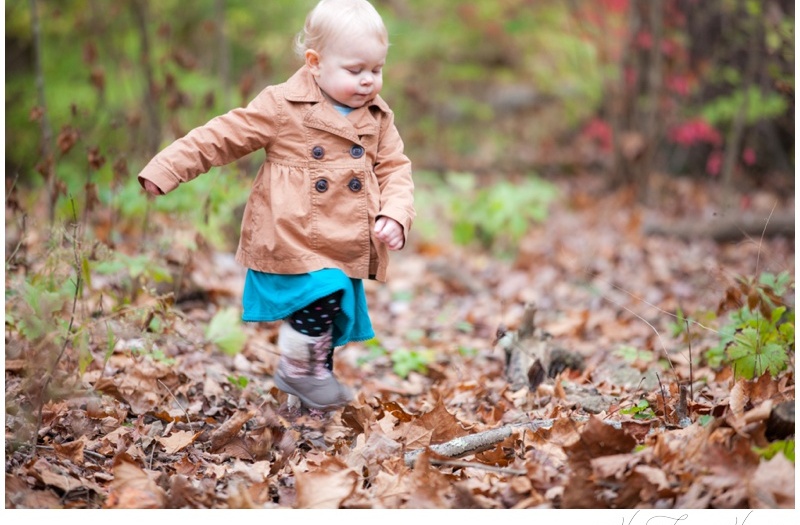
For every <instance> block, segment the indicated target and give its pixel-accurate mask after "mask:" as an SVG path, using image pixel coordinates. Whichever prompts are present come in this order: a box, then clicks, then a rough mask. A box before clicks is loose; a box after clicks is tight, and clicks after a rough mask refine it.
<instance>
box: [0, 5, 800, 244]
mask: <svg viewBox="0 0 800 525" xmlns="http://www.w3.org/2000/svg"><path fill="white" fill-rule="evenodd" d="M313 4H314V2H313V0H304V1H292V2H284V1H265V2H252V1H244V0H194V1H192V2H189V3H187V2H183V1H178V0H159V1H154V0H121V1H119V2H103V1H100V0H71V1H65V2H47V1H42V0H8V1H7V2H6V3H5V21H6V41H5V43H6V106H5V111H6V144H5V148H6V159H5V162H6V192H7V194H11V192H12V190H14V191H13V195H14V200H13V201H12V202H11V204H12V205H13V206H17V207H18V208H20V209H24V210H30V209H32V208H33V207H34V206H38V207H39V209H47V211H48V212H49V214H50V219H51V221H52V220H53V219H58V218H68V217H69V216H70V215H71V214H72V213H73V211H72V206H73V205H76V206H77V208H78V209H79V210H80V211H79V213H81V214H83V215H84V216H92V217H94V220H95V221H101V220H104V221H106V222H108V223H109V224H112V225H115V227H108V228H105V229H103V228H98V231H101V232H105V233H99V234H98V236H100V237H101V240H103V241H105V242H107V243H109V244H110V245H114V244H115V243H116V242H118V241H120V239H121V236H122V235H124V232H125V228H124V227H122V226H123V225H125V224H128V223H130V224H139V223H140V222H141V221H142V220H143V218H146V217H147V216H148V214H149V213H150V212H151V210H156V211H158V210H161V211H165V212H166V211H169V212H170V213H172V214H174V215H176V216H178V217H185V218H187V219H188V220H192V221H193V222H194V223H195V224H197V225H198V228H199V229H200V231H201V234H202V235H204V236H205V238H206V239H207V240H208V241H209V242H210V243H212V244H214V245H217V246H218V247H221V248H226V249H232V248H233V247H235V239H234V240H233V241H232V237H235V235H231V234H230V228H231V227H233V228H238V219H237V214H239V213H241V211H240V210H241V206H242V204H243V203H244V202H245V200H246V197H247V192H248V189H249V184H250V181H251V180H252V177H253V176H254V174H255V171H256V164H257V163H258V162H260V160H261V158H262V156H263V153H255V154H253V155H251V156H250V157H248V158H245V159H242V160H241V161H240V162H238V163H236V164H234V165H231V166H226V167H223V168H219V169H214V170H213V171H212V172H211V175H210V176H206V177H201V178H199V179H198V180H197V181H195V182H193V183H192V184H189V185H187V186H186V187H185V188H183V189H182V191H179V192H174V193H172V194H170V195H168V196H166V197H164V198H161V199H157V200H149V199H147V198H146V196H145V195H144V194H143V192H142V191H141V190H140V188H139V186H138V183H137V182H136V177H135V175H136V173H137V172H138V170H139V169H141V167H143V166H144V164H145V163H146V162H147V161H148V160H149V159H150V158H151V157H152V155H154V154H155V153H156V152H157V151H158V150H160V149H161V148H163V147H164V146H166V145H167V144H168V143H169V142H171V141H172V140H174V139H175V138H177V137H180V136H182V135H183V134H185V133H186V132H187V131H189V130H190V129H191V128H192V127H194V126H197V125H200V124H202V123H204V122H206V121H207V120H209V119H210V118H212V117H213V116H215V115H217V114H220V113H223V112H225V111H227V110H229V109H231V108H232V107H234V106H238V105H243V104H246V103H247V102H248V101H249V100H250V99H251V98H252V97H254V96H255V95H256V94H257V93H258V91H259V90H260V89H262V88H263V87H264V86H266V85H268V84H275V83H279V82H282V81H284V80H285V79H287V78H288V77H289V76H290V75H291V74H292V73H293V72H294V71H295V69H296V68H297V67H298V66H299V65H300V60H299V59H298V57H296V56H295V55H294V53H293V51H292V44H293V39H294V36H295V34H296V32H297V30H299V29H300V28H301V27H302V24H303V20H304V17H305V14H306V13H307V12H308V10H309V9H310V8H311V7H312V6H313ZM375 5H376V7H377V8H378V10H379V11H380V12H381V13H382V15H383V16H384V19H385V22H386V24H387V26H388V29H389V32H390V38H391V48H390V53H389V59H388V66H387V68H386V71H385V87H384V92H383V95H384V98H385V99H386V100H387V101H388V102H389V103H390V105H391V106H392V107H393V108H394V110H395V112H396V115H397V125H398V128H399V129H400V132H401V134H402V135H403V137H404V140H405V142H406V152H407V154H408V155H409V157H411V158H412V160H413V161H414V164H415V170H416V174H417V181H418V185H419V188H420V203H421V204H424V203H426V202H427V203H429V204H430V205H431V206H433V205H434V203H439V204H441V203H442V202H444V203H445V205H444V206H445V209H444V210H443V211H442V213H441V214H439V215H436V214H434V213H430V214H428V215H427V216H428V217H429V218H430V220H432V221H433V220H450V221H451V223H452V225H453V228H452V229H453V232H454V240H455V241H456V242H462V243H469V242H478V243H480V244H483V245H485V246H491V245H492V244H493V243H494V242H495V240H497V241H498V242H499V243H500V244H501V249H502V248H503V247H504V246H507V245H508V244H513V242H514V241H515V239H516V238H517V237H518V236H519V235H521V234H520V233H519V232H520V231H522V232H524V229H525V225H524V224H521V223H520V221H521V220H523V219H524V220H526V221H527V220H543V219H544V218H545V217H546V203H547V199H548V198H552V196H553V195H554V190H553V188H552V187H551V186H550V185H549V182H548V180H550V181H552V180H553V179H555V178H559V177H570V176H572V175H575V174H585V173H587V172H589V173H593V174H596V176H597V177H598V178H600V179H602V180H603V182H604V183H607V185H608V186H609V187H612V188H614V187H620V186H629V187H633V188H635V190H636V193H637V195H638V196H639V197H640V198H641V199H643V200H648V199H649V200H652V199H655V198H657V195H655V194H654V189H653V188H654V187H655V184H654V183H653V181H654V180H655V179H654V178H655V177H663V176H667V177H673V176H691V177H708V178H715V179H718V180H719V182H720V185H721V186H724V187H731V186H737V187H753V186H759V185H767V184H768V185H772V186H777V187H779V188H791V191H792V192H793V188H794V182H793V181H794V175H793V173H794V2H792V1H790V0H765V1H756V0H714V1H701V0H591V1H588V0H569V1H566V0H495V1H492V2H467V1H461V0H375ZM515 186H516V187H517V188H522V189H521V190H520V191H516V192H515V191H514V189H513V188H514V187H515ZM537 196H538V197H537ZM443 199H444V200H443ZM198 203H202V205H198ZM504 204H505V205H506V208H505V209H504V208H503V205H504ZM8 209H9V201H8V198H7V217H8ZM504 210H505V211H504ZM518 210H524V213H518ZM520 215H522V218H520ZM490 218H491V220H489V219H490ZM137 221H138V222H137ZM231 225H233V226H231ZM435 230H436V226H435V225H434V224H430V223H429V224H427V225H426V224H425V221H424V220H423V221H422V222H420V231H421V232H425V231H430V232H431V235H435Z"/></svg>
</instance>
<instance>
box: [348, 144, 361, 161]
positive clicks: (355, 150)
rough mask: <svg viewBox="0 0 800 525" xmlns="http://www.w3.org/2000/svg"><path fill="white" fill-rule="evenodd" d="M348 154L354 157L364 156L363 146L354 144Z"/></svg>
mask: <svg viewBox="0 0 800 525" xmlns="http://www.w3.org/2000/svg"><path fill="white" fill-rule="evenodd" d="M350 156H351V157H353V158H354V159H360V158H361V157H363V156H364V148H362V147H361V146H359V145H358V144H356V145H354V146H353V147H352V148H350Z"/></svg>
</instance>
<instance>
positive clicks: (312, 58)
mask: <svg viewBox="0 0 800 525" xmlns="http://www.w3.org/2000/svg"><path fill="white" fill-rule="evenodd" d="M305 56H306V65H307V66H308V69H310V70H311V74H312V75H314V76H316V75H318V74H319V53H317V52H316V51H314V50H313V49H306V54H305Z"/></svg>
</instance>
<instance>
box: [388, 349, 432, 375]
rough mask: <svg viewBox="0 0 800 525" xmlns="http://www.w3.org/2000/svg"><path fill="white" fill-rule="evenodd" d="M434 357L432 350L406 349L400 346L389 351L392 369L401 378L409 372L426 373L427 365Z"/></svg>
mask: <svg viewBox="0 0 800 525" xmlns="http://www.w3.org/2000/svg"><path fill="white" fill-rule="evenodd" d="M435 357H436V354H435V352H434V351H433V350H406V349H405V348H401V349H399V350H395V351H393V352H392V353H391V359H392V370H394V373H395V374H397V375H398V376H400V377H402V378H403V379H405V378H407V377H408V374H410V373H411V372H418V373H420V374H427V373H428V365H429V364H431V363H432V362H433V361H434V359H435Z"/></svg>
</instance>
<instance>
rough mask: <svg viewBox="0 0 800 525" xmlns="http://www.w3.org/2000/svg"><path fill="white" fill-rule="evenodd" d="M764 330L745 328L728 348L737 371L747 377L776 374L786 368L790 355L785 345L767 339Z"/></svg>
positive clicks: (767, 335)
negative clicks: (767, 373)
mask: <svg viewBox="0 0 800 525" xmlns="http://www.w3.org/2000/svg"><path fill="white" fill-rule="evenodd" d="M763 334H764V332H763V331H759V330H757V329H755V328H753V327H747V328H744V329H743V330H742V331H741V332H740V333H738V334H736V337H735V338H734V342H733V344H732V345H731V346H730V347H729V348H728V351H727V354H728V358H729V359H730V360H731V361H732V363H733V365H734V367H735V370H736V373H737V374H738V375H741V376H743V377H745V378H747V379H753V378H755V377H760V376H762V375H763V374H765V373H766V372H769V373H770V374H772V375H776V374H777V373H778V372H780V371H781V370H783V369H785V368H786V364H787V362H788V355H787V354H786V351H785V350H784V348H783V346H781V345H780V344H778V343H775V342H768V341H767V340H765V339H766V338H767V337H769V334H766V335H765V336H764V337H762V335H763Z"/></svg>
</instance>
